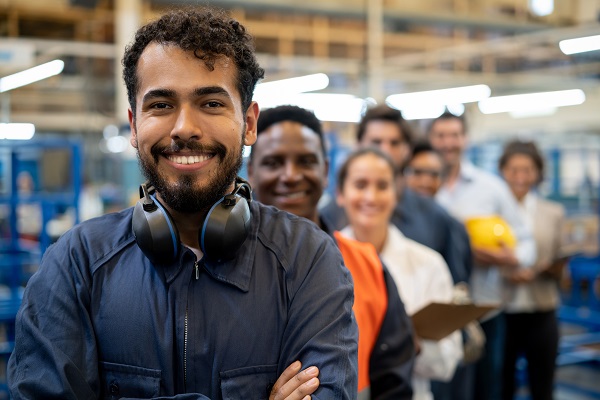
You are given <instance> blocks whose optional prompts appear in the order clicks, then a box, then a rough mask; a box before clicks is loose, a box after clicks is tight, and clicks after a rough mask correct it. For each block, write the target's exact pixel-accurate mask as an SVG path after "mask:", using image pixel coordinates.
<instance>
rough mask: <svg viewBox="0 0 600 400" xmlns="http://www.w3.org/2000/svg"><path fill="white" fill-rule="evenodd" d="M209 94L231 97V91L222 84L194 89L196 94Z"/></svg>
mask: <svg viewBox="0 0 600 400" xmlns="http://www.w3.org/2000/svg"><path fill="white" fill-rule="evenodd" d="M207 94H220V95H224V96H227V97H228V98H231V95H230V94H229V92H228V91H227V90H225V89H223V88H222V87H221V86H205V87H200V88H196V89H194V95H195V96H198V97H199V96H205V95H207Z"/></svg>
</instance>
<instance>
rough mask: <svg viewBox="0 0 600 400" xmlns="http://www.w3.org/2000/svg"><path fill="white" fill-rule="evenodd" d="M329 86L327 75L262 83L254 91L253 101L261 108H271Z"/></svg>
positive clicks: (313, 75)
mask: <svg viewBox="0 0 600 400" xmlns="http://www.w3.org/2000/svg"><path fill="white" fill-rule="evenodd" d="M328 85H329V77H328V76H327V75H326V74H312V75H305V76H299V77H296V78H289V79H281V80H278V81H272V82H266V83H261V84H259V85H257V86H256V89H255V90H254V97H253V100H254V101H256V102H257V103H258V105H259V106H261V107H265V108H270V107H274V104H276V105H278V104H285V100H286V98H288V97H289V96H293V95H296V94H298V93H303V92H312V91H315V90H322V89H325V88H326V87H327V86H328Z"/></svg>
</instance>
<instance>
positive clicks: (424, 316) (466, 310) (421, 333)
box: [411, 302, 500, 341]
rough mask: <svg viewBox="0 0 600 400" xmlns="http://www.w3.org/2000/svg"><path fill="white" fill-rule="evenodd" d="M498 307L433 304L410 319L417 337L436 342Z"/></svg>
mask: <svg viewBox="0 0 600 400" xmlns="http://www.w3.org/2000/svg"><path fill="white" fill-rule="evenodd" d="M499 307H500V305H499V304H486V305H475V304H472V303H466V304H453V303H435V302H434V303H429V304H428V305H426V306H425V307H423V308H421V309H420V310H419V311H417V312H416V313H414V314H413V315H412V317H411V318H412V322H413V327H414V329H415V332H416V334H417V336H418V337H420V338H423V339H429V340H436V341H437V340H440V339H443V338H445V337H446V336H448V335H449V334H451V333H452V332H454V331H456V330H458V329H462V328H464V327H465V325H467V324H468V323H469V322H471V321H474V320H477V319H479V318H481V317H483V316H484V315H485V314H487V313H488V312H490V311H492V310H495V309H497V308H499Z"/></svg>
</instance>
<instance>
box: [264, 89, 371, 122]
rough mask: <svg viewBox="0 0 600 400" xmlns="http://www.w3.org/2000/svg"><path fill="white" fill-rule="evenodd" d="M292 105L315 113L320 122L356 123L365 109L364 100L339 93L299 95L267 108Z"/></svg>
mask: <svg viewBox="0 0 600 400" xmlns="http://www.w3.org/2000/svg"><path fill="white" fill-rule="evenodd" d="M281 105H294V106H298V107H302V108H306V109H307V110H311V111H313V112H314V113H315V116H316V117H317V118H318V119H319V120H321V121H336V122H358V121H360V118H361V117H362V113H363V111H364V110H365V108H366V107H367V102H366V101H365V100H364V99H361V98H358V97H356V96H354V95H351V94H339V93H299V94H296V95H293V96H288V97H285V98H281V99H280V101H279V102H273V103H271V104H269V106H268V107H265V108H271V107H277V106H281Z"/></svg>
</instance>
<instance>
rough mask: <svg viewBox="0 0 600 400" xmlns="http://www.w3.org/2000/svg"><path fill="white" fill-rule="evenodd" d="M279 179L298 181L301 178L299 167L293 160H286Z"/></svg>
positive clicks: (291, 181)
mask: <svg viewBox="0 0 600 400" xmlns="http://www.w3.org/2000/svg"><path fill="white" fill-rule="evenodd" d="M281 179H282V180H283V181H284V182H286V183H294V182H298V181H300V180H301V179H302V173H301V171H300V168H298V166H297V165H296V163H294V162H291V161H290V162H286V163H285V167H284V169H283V171H282V174H281Z"/></svg>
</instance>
